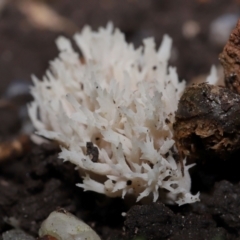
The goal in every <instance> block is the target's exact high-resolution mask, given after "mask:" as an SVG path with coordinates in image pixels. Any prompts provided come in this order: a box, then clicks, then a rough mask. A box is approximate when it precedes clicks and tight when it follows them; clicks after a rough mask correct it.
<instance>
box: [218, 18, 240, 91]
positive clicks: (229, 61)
mask: <svg viewBox="0 0 240 240" xmlns="http://www.w3.org/2000/svg"><path fill="white" fill-rule="evenodd" d="M219 60H220V62H221V64H222V66H223V68H224V75H225V84H226V87H228V88H229V89H231V90H232V91H234V92H236V93H239V94H240V20H239V21H238V23H237V26H236V27H235V28H234V30H233V31H232V33H231V35H230V38H229V40H228V42H227V44H226V45H225V47H224V49H223V52H222V53H221V54H220V55H219Z"/></svg>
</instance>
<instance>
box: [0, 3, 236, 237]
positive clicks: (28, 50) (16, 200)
mask: <svg viewBox="0 0 240 240" xmlns="http://www.w3.org/2000/svg"><path fill="white" fill-rule="evenodd" d="M22 2H23V3H27V0H26V1H24V0H16V1H9V2H7V3H6V5H4V6H3V7H2V8H1V9H0V36H1V37H0V96H1V95H2V97H1V99H0V144H2V142H5V141H11V140H12V139H16V137H17V136H18V135H19V134H20V129H22V127H23V126H24V124H26V120H27V119H26V116H25V117H24V116H23V114H22V110H24V109H22V106H24V105H25V104H26V103H27V102H28V101H29V99H30V97H29V95H27V94H26V95H24V96H21V97H20V98H16V97H14V98H13V97H11V96H10V97H9V96H8V97H6V91H7V90H6V89H7V87H8V86H9V84H10V83H11V82H14V81H16V80H26V81H30V75H31V74H32V73H35V74H36V75H37V76H39V77H41V76H42V74H43V73H44V71H45V70H46V68H47V66H48V62H49V61H50V60H51V59H53V58H54V57H56V56H57V49H56V47H55V44H54V40H55V38H56V37H57V36H58V35H59V34H63V35H66V36H71V35H72V34H73V32H74V31H75V30H76V29H79V30H80V29H81V27H82V26H83V25H85V24H89V25H91V26H93V28H95V29H96V28H97V27H99V26H101V25H105V24H106V23H107V22H108V21H109V20H112V21H113V22H114V24H115V25H116V26H117V27H119V28H120V29H121V30H123V31H124V32H125V34H126V37H127V40H128V41H133V42H134V43H135V45H136V46H137V45H139V44H140V42H141V39H142V38H144V37H148V36H154V37H155V38H156V42H157V43H159V42H160V41H161V39H162V36H163V34H164V33H168V34H169V35H170V36H171V37H172V38H173V45H174V49H175V51H176V53H177V54H176V56H175V58H173V59H172V60H171V61H172V62H171V64H173V65H175V66H177V68H178V72H179V75H180V78H185V79H187V80H190V79H192V78H193V77H195V76H197V75H199V74H203V73H207V72H209V69H210V67H211V65H212V64H216V63H218V54H219V53H220V52H221V51H222V47H221V46H219V45H218V46H217V45H214V44H213V43H212V42H211V41H210V40H209V25H210V23H211V22H212V21H213V20H214V19H215V18H216V17H218V16H220V15H222V14H225V13H234V14H236V13H238V8H239V5H240V3H239V1H237V0H236V1H227V0H198V1H197V0H195V1H192V0H176V1H169V0H149V1H145V0H142V1H135V0H124V1H119V0H113V1H110V0H92V1H87V0H82V1H79V0H71V1H63V0H62V1H61V0H51V1H40V0H38V1H37V0H36V1H31V2H34V3H46V4H47V6H48V7H51V9H52V10H53V11H55V12H56V13H58V14H59V15H60V16H62V17H65V19H67V20H68V21H70V22H71V24H70V25H71V28H68V27H66V28H64V27H60V28H59V27H56V28H54V27H53V28H48V27H46V26H41V24H34V23H33V22H32V20H31V19H30V17H29V15H28V14H26V12H24V11H23V10H21V7H20V6H21V4H20V3H22ZM39 11H40V10H39ZM188 20H194V21H196V22H197V23H198V24H199V26H200V32H199V33H198V35H197V36H196V37H194V38H186V37H184V36H183V34H182V26H183V24H184V23H185V22H186V21H188ZM58 152H59V149H58V147H57V146H56V145H54V144H50V145H43V146H36V145H34V144H33V143H29V146H28V148H24V149H23V151H22V152H21V154H18V155H16V154H14V155H13V156H14V157H10V158H5V159H3V160H1V157H0V234H1V233H2V232H4V231H6V230H8V229H11V228H13V227H20V228H21V229H23V230H24V231H26V232H27V233H29V234H31V235H33V236H37V231H38V229H39V226H40V224H41V222H42V221H43V220H44V219H45V218H46V217H47V216H48V215H49V213H50V212H51V211H53V210H55V209H56V208H57V207H63V208H65V209H66V210H68V211H70V212H71V213H73V214H75V215H76V216H78V217H80V218H81V219H82V220H83V221H85V222H86V223H88V224H89V225H90V226H92V227H93V228H94V229H95V230H96V231H97V232H98V234H99V235H100V236H101V237H102V239H103V240H107V239H112V240H118V239H119V240H120V239H123V240H124V239H126V240H131V239H133V238H134V237H137V236H140V237H142V238H138V239H146V240H147V239H152V240H153V239H155V240H161V239H171V240H175V239H186V240H187V239H194V240H198V239H199V240H200V239H207V240H208V239H214V240H217V239H221V240H225V239H239V238H240V224H239V222H240V221H239V216H240V200H239V199H240V184H239V180H240V174H239V167H240V166H239V163H238V161H237V160H238V157H237V156H238V154H236V157H235V156H233V157H232V159H231V160H229V161H222V160H220V159H214V160H211V161H210V162H207V160H208V159H206V161H203V162H199V163H198V166H197V167H195V168H193V169H192V179H193V191H194V192H197V191H199V190H200V191H201V202H199V203H195V204H192V205H186V206H182V207H177V206H165V205H163V204H162V203H160V202H159V203H153V204H149V205H142V206H141V205H136V206H132V207H129V206H126V205H125V204H124V202H123V201H122V200H121V199H109V198H105V197H104V196H101V195H99V194H96V193H92V192H83V191H82V190H81V189H80V188H77V187H76V186H75V184H76V183H78V182H80V181H81V179H80V177H79V175H78V174H77V172H76V171H75V170H74V166H72V165H71V164H70V163H64V164H63V163H62V160H61V159H58ZM0 155H1V154H0ZM206 162H207V163H206ZM122 212H127V215H126V217H125V218H124V217H122V215H121V213H122Z"/></svg>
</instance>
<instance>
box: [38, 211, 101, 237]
mask: <svg viewBox="0 0 240 240" xmlns="http://www.w3.org/2000/svg"><path fill="white" fill-rule="evenodd" d="M45 235H50V236H52V237H55V238H57V239H58V240H101V239H100V237H99V236H98V235H97V234H96V232H95V231H93V229H92V228H91V227H89V226H88V225H87V224H86V223H84V222H83V221H81V220H80V219H78V218H76V217H75V216H74V215H72V214H71V213H69V212H66V211H64V210H61V211H54V212H52V213H51V214H50V215H49V216H48V218H47V219H46V220H45V221H44V222H43V223H42V225H41V228H40V230H39V236H40V237H43V236H45Z"/></svg>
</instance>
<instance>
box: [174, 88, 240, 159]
mask: <svg viewBox="0 0 240 240" xmlns="http://www.w3.org/2000/svg"><path fill="white" fill-rule="evenodd" d="M173 127H174V131H175V136H174V138H175V141H176V146H177V148H178V151H179V153H180V156H181V159H183V158H184V157H186V156H191V157H193V158H194V157H199V156H200V155H201V154H202V153H206V151H209V152H208V153H213V154H217V155H218V156H220V157H222V158H225V157H226V156H227V155H228V154H229V153H232V152H234V151H235V150H237V149H239V148H240V95H238V94H236V93H233V92H232V91H231V90H230V89H227V88H224V87H220V86H213V85H210V84H207V83H201V84H196V85H195V84H194V85H192V86H191V87H188V88H187V89H186V90H185V92H184V94H183V95H182V97H181V99H180V101H179V104H178V110H177V112H176V122H175V123H174V126H173Z"/></svg>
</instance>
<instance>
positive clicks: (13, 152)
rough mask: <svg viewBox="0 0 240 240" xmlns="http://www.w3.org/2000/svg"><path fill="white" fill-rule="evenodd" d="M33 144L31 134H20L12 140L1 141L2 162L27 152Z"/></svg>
mask: <svg viewBox="0 0 240 240" xmlns="http://www.w3.org/2000/svg"><path fill="white" fill-rule="evenodd" d="M30 146H31V141H30V138H29V136H27V135H20V136H18V137H17V138H15V139H13V140H11V141H4V142H0V162H3V161H5V160H8V159H12V158H14V157H20V156H22V155H23V154H25V153H26V152H27V151H28V150H29V148H30Z"/></svg>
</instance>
